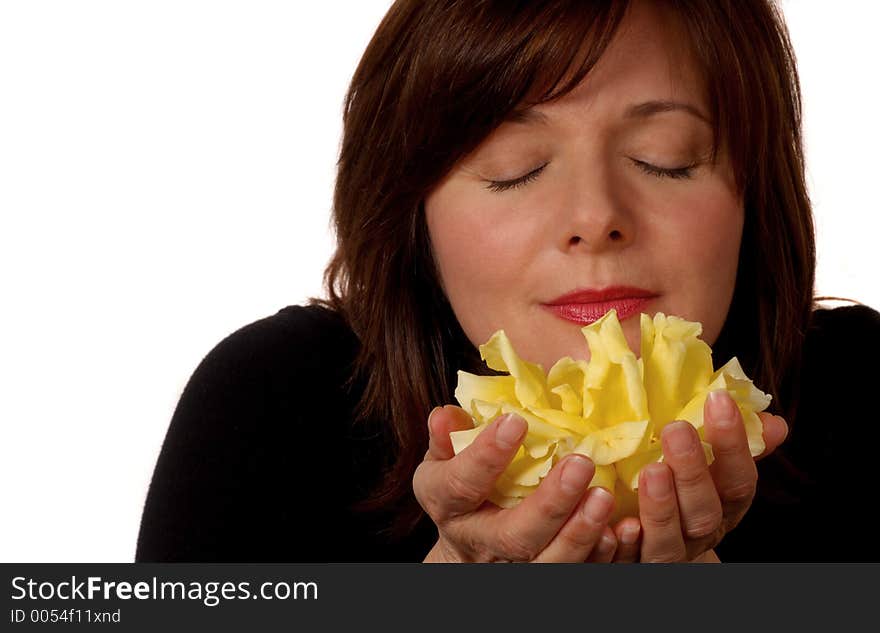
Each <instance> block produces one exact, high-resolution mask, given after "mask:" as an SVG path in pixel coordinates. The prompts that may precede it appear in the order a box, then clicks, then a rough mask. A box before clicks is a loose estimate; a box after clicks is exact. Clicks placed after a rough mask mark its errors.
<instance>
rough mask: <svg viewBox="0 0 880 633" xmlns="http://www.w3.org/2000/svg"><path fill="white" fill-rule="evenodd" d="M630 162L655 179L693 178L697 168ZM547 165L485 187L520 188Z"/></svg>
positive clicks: (491, 181)
mask: <svg viewBox="0 0 880 633" xmlns="http://www.w3.org/2000/svg"><path fill="white" fill-rule="evenodd" d="M630 160H631V161H632V162H633V163H635V165H636V167H638V168H639V169H641V170H642V171H643V172H645V173H646V174H650V175H652V176H656V177H657V178H672V179H673V180H676V179H682V178H693V174H692V173H691V172H692V171H693V170H694V168H695V167H696V166H697V164H696V163H694V164H692V165H686V166H685V167H676V168H674V169H666V168H663V167H657V166H655V165H651V164H650V163H646V162H644V161H640V160H636V159H635V158H631V159H630ZM548 164H549V163H544V164H543V165H541V166H540V167H538V168H537V169H534V170H532V171H530V172H529V173H527V174H526V175H525V176H520V177H519V178H515V179H513V180H490V181H489V184H488V185H487V186H486V187H487V189H489V190H490V191H495V192H501V191H507V190H508V189H517V188H519V187H522V186H523V185H527V184H528V183H530V182H531V181H533V180H534V179H535V178H537V177H538V174H540V173H541V172H542V171H543V170H544V168H545V167H546V166H547V165H548Z"/></svg>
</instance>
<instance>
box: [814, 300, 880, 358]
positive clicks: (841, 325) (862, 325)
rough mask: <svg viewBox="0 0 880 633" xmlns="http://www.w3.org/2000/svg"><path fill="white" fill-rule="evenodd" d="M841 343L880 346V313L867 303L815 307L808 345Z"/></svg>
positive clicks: (874, 347)
mask: <svg viewBox="0 0 880 633" xmlns="http://www.w3.org/2000/svg"><path fill="white" fill-rule="evenodd" d="M841 342H852V343H854V344H858V345H859V346H872V347H873V349H876V346H877V345H878V344H880V312H877V310H874V309H873V308H870V307H868V306H866V305H851V306H841V307H837V308H817V309H816V310H814V311H813V315H812V319H811V322H810V327H809V329H808V331H807V341H806V344H807V345H812V346H813V347H817V346H822V345H828V344H829V343H841ZM852 351H855V350H852Z"/></svg>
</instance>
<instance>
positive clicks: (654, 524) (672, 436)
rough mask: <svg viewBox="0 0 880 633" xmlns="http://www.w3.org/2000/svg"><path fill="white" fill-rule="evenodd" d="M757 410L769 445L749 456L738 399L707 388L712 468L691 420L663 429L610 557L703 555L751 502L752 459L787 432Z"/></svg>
mask: <svg viewBox="0 0 880 633" xmlns="http://www.w3.org/2000/svg"><path fill="white" fill-rule="evenodd" d="M758 415H759V417H760V418H761V422H762V423H763V427H764V428H763V435H764V443H765V444H766V449H765V450H764V452H763V453H761V454H760V455H759V456H757V457H756V458H752V455H751V453H750V452H749V443H748V439H747V436H746V430H745V426H744V425H743V420H742V416H741V415H740V412H739V408H738V407H737V406H736V403H735V402H734V401H733V399H732V398H731V397H730V395H729V394H728V393H727V392H725V391H718V392H713V393H712V394H710V397H709V398H707V400H706V404H705V406H704V409H703V419H704V424H705V439H706V441H707V442H709V443H710V444H711V445H712V451H713V454H714V456H715V460H714V461H713V463H712V464H711V466H708V465H707V463H706V457H705V454H704V452H703V449H702V447H701V445H700V439H699V436H698V435H697V432H696V429H694V427H693V426H691V425H690V424H689V423H688V422H684V421H676V422H673V423H671V424H668V425H667V426H666V427H664V429H663V432H662V434H661V440H662V442H663V454H664V462H663V463H657V464H650V465H648V466H646V467H645V468H643V469H642V472H641V473H640V475H639V517H638V518H635V517H627V518H625V519H623V520H621V521H620V522H618V524H617V525H616V526H615V528H614V532H615V536H616V537H617V539H618V541H619V546H618V548H617V551H616V553H615V557H614V560H615V562H633V561H641V562H673V561H695V560H704V559H705V558H706V556H705V554H706V553H707V552H710V550H711V549H712V548H714V547H715V546H716V545H718V543H720V542H721V539H722V538H723V537H724V535H725V534H727V532H729V531H730V530H732V529H733V528H734V527H735V526H736V525H737V524H738V523H739V522H740V521H741V520H742V518H743V516H744V515H745V513H746V511H747V510H748V509H749V507H750V506H751V504H752V500H753V499H754V497H755V491H756V489H757V482H758V470H757V467H756V466H755V459H761V458H762V457H765V456H767V455H769V454H770V453H772V452H773V451H774V450H776V448H777V447H778V446H779V445H780V444H781V443H782V442H783V441H784V440H785V437H786V435H787V434H788V426H787V425H786V423H785V420H784V419H783V418H781V417H779V416H774V415H770V414H769V413H764V412H762V413H759V414H758ZM711 556H714V553H712V554H711ZM716 560H717V558H716Z"/></svg>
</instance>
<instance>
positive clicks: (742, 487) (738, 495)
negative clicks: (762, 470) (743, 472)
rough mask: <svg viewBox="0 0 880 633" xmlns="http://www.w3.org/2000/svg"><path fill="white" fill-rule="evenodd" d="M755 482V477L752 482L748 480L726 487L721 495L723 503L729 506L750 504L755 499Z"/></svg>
mask: <svg viewBox="0 0 880 633" xmlns="http://www.w3.org/2000/svg"><path fill="white" fill-rule="evenodd" d="M757 481H758V480H757V477H756V478H755V479H754V480H752V479H748V480H746V481H741V482H739V483H736V484H733V485H731V486H729V487H726V488H725V489H724V491H723V493H722V495H721V496H722V498H723V500H724V502H725V503H726V504H730V505H748V504H751V502H752V499H753V498H754V497H755V491H756V488H757Z"/></svg>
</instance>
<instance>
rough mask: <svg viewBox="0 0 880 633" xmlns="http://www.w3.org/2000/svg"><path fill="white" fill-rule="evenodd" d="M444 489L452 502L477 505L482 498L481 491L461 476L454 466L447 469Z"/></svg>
mask: <svg viewBox="0 0 880 633" xmlns="http://www.w3.org/2000/svg"><path fill="white" fill-rule="evenodd" d="M446 489H447V491H448V493H449V496H450V499H451V500H452V501H453V502H457V503H463V504H468V505H477V504H478V503H480V501H482V500H483V492H482V491H481V490H480V488H479V487H478V486H476V485H474V484H473V483H471V482H470V481H468V480H467V479H465V478H464V477H462V475H461V473H460V472H459V471H458V470H456V469H454V468H450V469H449V470H448V471H447V474H446Z"/></svg>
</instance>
